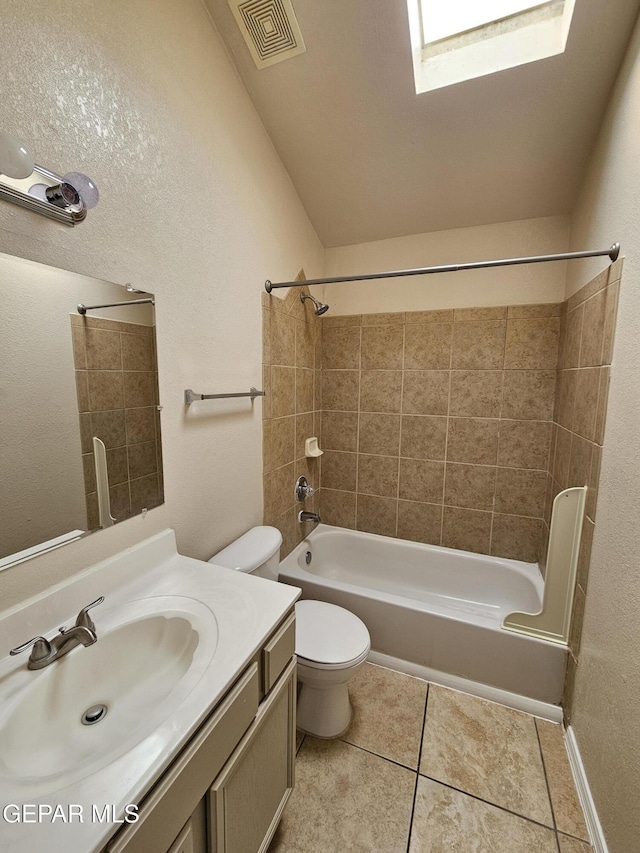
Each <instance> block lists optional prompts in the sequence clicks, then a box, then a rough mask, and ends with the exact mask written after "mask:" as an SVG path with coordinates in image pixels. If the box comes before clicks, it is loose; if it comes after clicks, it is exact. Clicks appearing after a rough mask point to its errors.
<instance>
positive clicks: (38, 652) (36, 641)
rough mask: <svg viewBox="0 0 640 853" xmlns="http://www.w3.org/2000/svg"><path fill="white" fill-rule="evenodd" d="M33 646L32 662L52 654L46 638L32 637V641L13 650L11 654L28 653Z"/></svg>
mask: <svg viewBox="0 0 640 853" xmlns="http://www.w3.org/2000/svg"><path fill="white" fill-rule="evenodd" d="M31 646H33V651H32V652H31V660H42V659H43V658H46V657H49V655H50V654H51V644H50V643H49V640H47V638H46V637H32V639H30V640H27V642H26V643H23V644H22V645H21V646H16V647H15V649H11V651H10V652H9V654H10V655H19V654H20V652H24V651H26V650H27V649H28V648H30V647H31Z"/></svg>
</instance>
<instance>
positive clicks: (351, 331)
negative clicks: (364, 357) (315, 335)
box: [322, 327, 360, 370]
mask: <svg viewBox="0 0 640 853" xmlns="http://www.w3.org/2000/svg"><path fill="white" fill-rule="evenodd" d="M322 367H323V370H359V368H360V328H359V327H347V328H340V327H338V328H335V329H325V330H324V332H323V334H322Z"/></svg>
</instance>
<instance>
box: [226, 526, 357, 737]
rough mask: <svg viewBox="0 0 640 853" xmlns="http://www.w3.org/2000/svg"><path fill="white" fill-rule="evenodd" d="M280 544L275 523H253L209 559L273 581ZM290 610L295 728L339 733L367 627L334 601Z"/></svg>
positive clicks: (345, 724)
mask: <svg viewBox="0 0 640 853" xmlns="http://www.w3.org/2000/svg"><path fill="white" fill-rule="evenodd" d="M281 544H282V535H281V534H280V531H279V530H277V529H276V528H275V527H268V526H261V527H253V528H252V529H251V530H248V531H247V532H246V533H244V534H243V535H242V536H240V537H239V538H238V539H236V540H235V541H234V542H232V543H231V544H230V545H228V546H227V547H226V548H224V549H223V550H222V551H219V552H218V553H217V554H214V555H213V557H211V559H210V560H209V562H210V563H215V564H216V565H217V566H224V567H226V568H228V569H236V570H239V571H243V572H249V573H250V574H254V575H258V576H259V577H264V578H268V579H269V580H273V581H277V579H278V566H279V561H280V546H281ZM295 610H296V655H297V657H298V684H299V692H298V711H297V725H298V728H299V729H300V730H301V731H303V732H306V733H308V734H311V735H314V737H320V738H335V737H340V736H341V735H343V734H344V733H345V732H346V731H347V729H348V728H349V725H350V723H351V703H350V702H349V691H348V688H347V684H348V682H349V681H350V680H351V679H352V678H353V676H354V675H355V674H356V672H358V670H359V669H360V668H361V667H362V666H363V664H364V663H365V661H366V659H367V655H368V654H369V650H370V648H371V639H370V637H369V632H368V630H367V627H366V625H365V624H364V622H362V620H361V619H359V618H358V617H357V616H356V615H355V614H353V613H351V612H350V611H349V610H345V608H344V607H338V606H337V605H335V604H328V603H326V602H324V601H309V600H305V601H299V602H298V603H297V604H296V606H295Z"/></svg>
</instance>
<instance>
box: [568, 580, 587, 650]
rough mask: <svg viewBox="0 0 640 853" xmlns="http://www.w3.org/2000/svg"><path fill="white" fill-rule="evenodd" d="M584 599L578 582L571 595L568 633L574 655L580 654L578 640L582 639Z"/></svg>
mask: <svg viewBox="0 0 640 853" xmlns="http://www.w3.org/2000/svg"><path fill="white" fill-rule="evenodd" d="M585 600H586V596H585V593H584V590H583V589H582V587H581V586H580V585H579V584H576V588H575V592H574V596H573V612H572V614H571V632H570V635H569V648H570V649H571V651H572V652H573V654H574V655H575V656H576V657H578V655H579V654H580V640H581V639H582V623H583V621H584V605H585Z"/></svg>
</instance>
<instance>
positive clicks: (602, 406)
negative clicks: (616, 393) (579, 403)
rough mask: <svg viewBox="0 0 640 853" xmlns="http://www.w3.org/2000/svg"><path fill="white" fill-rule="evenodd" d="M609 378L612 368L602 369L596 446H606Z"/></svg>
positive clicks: (595, 436)
mask: <svg viewBox="0 0 640 853" xmlns="http://www.w3.org/2000/svg"><path fill="white" fill-rule="evenodd" d="M609 378H610V368H609V367H601V368H600V379H599V383H598V408H597V411H596V426H595V430H594V441H595V442H596V444H604V430H605V426H606V422H607V405H608V402H609Z"/></svg>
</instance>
